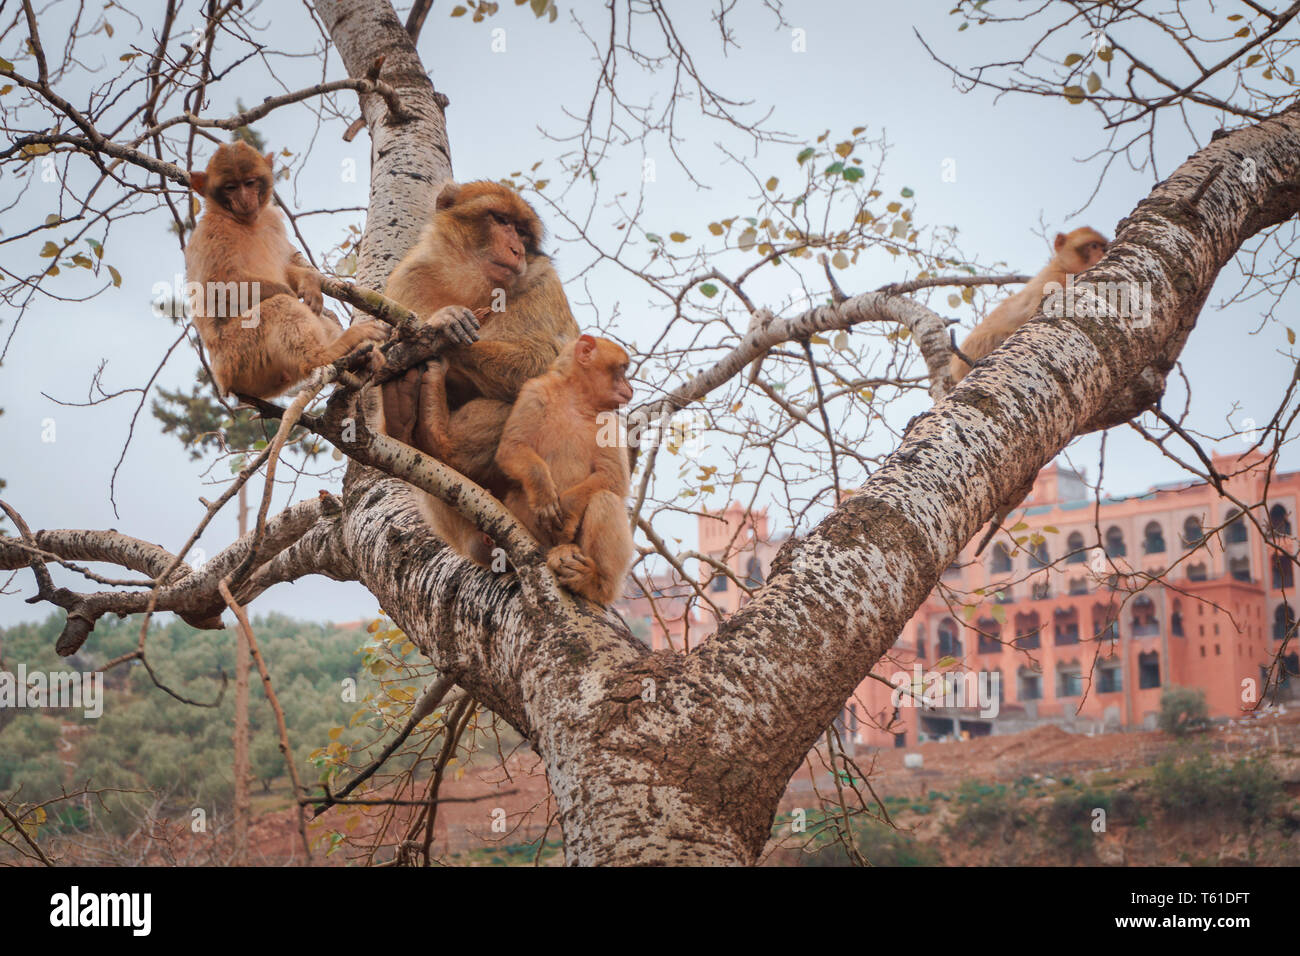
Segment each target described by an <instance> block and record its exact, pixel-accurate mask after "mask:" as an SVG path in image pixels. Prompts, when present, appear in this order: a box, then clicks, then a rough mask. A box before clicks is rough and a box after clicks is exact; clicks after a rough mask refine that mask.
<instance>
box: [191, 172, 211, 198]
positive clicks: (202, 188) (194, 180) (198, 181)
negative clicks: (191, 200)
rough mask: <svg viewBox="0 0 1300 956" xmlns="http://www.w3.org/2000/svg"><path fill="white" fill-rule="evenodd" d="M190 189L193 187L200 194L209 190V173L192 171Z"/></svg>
mask: <svg viewBox="0 0 1300 956" xmlns="http://www.w3.org/2000/svg"><path fill="white" fill-rule="evenodd" d="M190 189H193V190H194V191H195V192H196V193H198V194H199V195H203V194H204V193H205V192H207V191H208V174H207V173H201V172H198V171H195V170H192V171H191V172H190Z"/></svg>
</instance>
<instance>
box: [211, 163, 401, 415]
mask: <svg viewBox="0 0 1300 956" xmlns="http://www.w3.org/2000/svg"><path fill="white" fill-rule="evenodd" d="M271 182H272V174H271V154H270V153H267V154H266V155H265V156H262V155H260V154H259V153H258V152H257V150H255V149H253V147H251V146H249V145H248V144H247V143H245V142H244V141H243V140H239V141H237V142H234V143H223V144H222V145H221V146H220V147H218V148H217V151H216V153H214V154H213V156H212V159H211V161H210V162H209V163H208V168H207V169H206V170H203V171H198V170H196V171H193V172H191V173H190V188H191V189H193V190H194V191H195V192H196V193H199V194H201V195H202V196H203V216H202V218H200V219H199V222H198V225H197V226H195V227H194V234H193V235H192V236H191V237H190V241H189V242H188V243H187V244H186V247H185V278H186V282H187V284H188V285H189V286H190V290H191V291H190V313H191V316H192V318H193V320H194V327H195V328H196V329H198V332H199V336H200V337H201V338H202V339H203V345H204V347H205V348H206V349H207V350H208V355H209V357H210V358H211V364H212V375H213V377H214V378H215V379H216V384H217V388H218V389H219V390H220V391H221V392H222V393H224V394H230V393H236V394H240V395H252V396H255V397H257V398H274V397H275V396H276V395H279V394H280V393H281V392H283V391H285V390H286V389H288V388H289V386H291V385H293V384H295V383H296V382H300V381H302V380H303V379H304V378H306V377H307V376H308V375H309V374H310V373H311V372H312V370H313V369H317V368H320V367H321V366H322V365H329V364H330V363H331V362H335V361H337V360H338V359H341V358H343V356H345V355H347V354H348V353H349V352H351V351H352V350H353V349H355V348H356V347H357V346H359V345H362V344H364V343H366V342H379V341H383V340H384V339H385V338H386V337H387V335H388V331H387V327H386V326H385V325H384V324H383V323H382V322H375V321H365V322H358V323H356V324H355V325H353V326H352V327H351V328H349V329H348V330H347V331H344V330H343V327H342V326H341V325H340V324H339V322H338V320H337V319H336V318H334V316H333V315H332V314H331V313H330V312H328V311H325V310H324V309H323V308H322V307H323V305H324V300H323V299H322V297H321V277H320V273H319V272H317V271H316V270H315V269H313V268H312V267H311V265H310V263H308V262H307V260H306V259H305V258H304V257H303V255H302V253H300V252H299V251H298V250H297V249H295V248H294V247H293V245H292V244H291V243H290V242H289V237H288V235H287V234H286V233H285V230H284V219H283V218H282V217H281V215H280V211H279V210H278V209H275V208H273V207H272V206H271Z"/></svg>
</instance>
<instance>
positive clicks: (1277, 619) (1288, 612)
mask: <svg viewBox="0 0 1300 956" xmlns="http://www.w3.org/2000/svg"><path fill="white" fill-rule="evenodd" d="M1294 629H1295V611H1294V610H1293V609H1292V607H1291V605H1290V604H1287V603H1286V602H1285V601H1283V602H1282V603H1281V604H1279V605H1278V606H1277V607H1276V608H1275V609H1274V610H1273V640H1275V641H1280V640H1282V638H1284V637H1286V636H1287V635H1288V634H1289V633H1291V631H1293V630H1294Z"/></svg>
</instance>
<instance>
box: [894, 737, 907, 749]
mask: <svg viewBox="0 0 1300 956" xmlns="http://www.w3.org/2000/svg"><path fill="white" fill-rule="evenodd" d="M906 746H907V734H905V733H902V734H894V749H895V750H902V749H903V748H904V747H906Z"/></svg>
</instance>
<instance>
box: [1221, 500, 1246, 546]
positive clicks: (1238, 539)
mask: <svg viewBox="0 0 1300 956" xmlns="http://www.w3.org/2000/svg"><path fill="white" fill-rule="evenodd" d="M1223 540H1224V542H1225V543H1226V544H1245V543H1246V519H1245V518H1243V517H1241V512H1240V511H1238V510H1237V509H1236V508H1233V509H1232V510H1231V511H1229V512H1228V527H1227V528H1226V529H1225V530H1224V532H1223Z"/></svg>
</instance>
